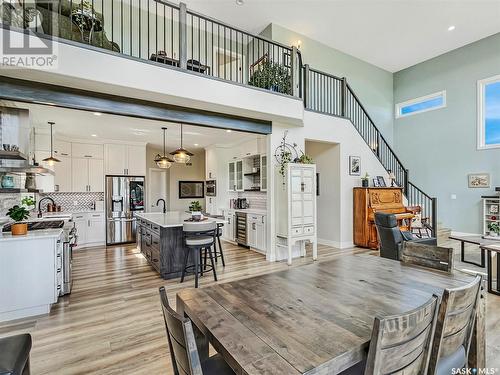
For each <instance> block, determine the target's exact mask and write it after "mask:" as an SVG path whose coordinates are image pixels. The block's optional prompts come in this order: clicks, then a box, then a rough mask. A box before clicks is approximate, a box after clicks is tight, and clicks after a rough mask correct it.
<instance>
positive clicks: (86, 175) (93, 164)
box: [71, 158, 104, 192]
mask: <svg viewBox="0 0 500 375" xmlns="http://www.w3.org/2000/svg"><path fill="white" fill-rule="evenodd" d="M71 160H72V174H71V176H72V178H71V185H72V191H73V192H103V191H104V166H103V161H102V160H101V159H91V158H90V159H86V158H72V159H71Z"/></svg>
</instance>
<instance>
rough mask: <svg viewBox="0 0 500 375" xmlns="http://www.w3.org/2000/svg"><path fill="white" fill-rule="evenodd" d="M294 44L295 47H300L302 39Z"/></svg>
mask: <svg viewBox="0 0 500 375" xmlns="http://www.w3.org/2000/svg"><path fill="white" fill-rule="evenodd" d="M295 46H296V47H297V49H300V47H301V46H302V41H301V40H297V42H296V43H295Z"/></svg>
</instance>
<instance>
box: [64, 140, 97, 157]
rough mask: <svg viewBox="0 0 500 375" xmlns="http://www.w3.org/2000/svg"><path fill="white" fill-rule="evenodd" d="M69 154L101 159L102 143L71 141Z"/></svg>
mask: <svg viewBox="0 0 500 375" xmlns="http://www.w3.org/2000/svg"><path fill="white" fill-rule="evenodd" d="M71 154H72V155H71V156H72V157H74V158H85V159H103V158H104V150H103V146H102V145H94V144H90V143H72V144H71Z"/></svg>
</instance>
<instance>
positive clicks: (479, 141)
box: [477, 75, 500, 150]
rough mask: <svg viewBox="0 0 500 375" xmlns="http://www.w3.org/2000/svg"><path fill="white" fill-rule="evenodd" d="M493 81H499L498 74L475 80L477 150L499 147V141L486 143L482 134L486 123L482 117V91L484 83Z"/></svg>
mask: <svg viewBox="0 0 500 375" xmlns="http://www.w3.org/2000/svg"><path fill="white" fill-rule="evenodd" d="M495 82H500V75H496V76H493V77H489V78H485V79H480V80H478V81H477V149H478V150H488V149H492V148H500V143H498V144H494V145H487V144H486V139H485V134H484V130H485V124H486V119H485V118H484V115H485V112H486V110H485V109H486V108H485V95H484V92H485V88H486V85H488V84H490V83H495Z"/></svg>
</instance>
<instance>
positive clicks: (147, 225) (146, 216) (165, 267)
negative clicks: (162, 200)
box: [135, 211, 226, 279]
mask: <svg viewBox="0 0 500 375" xmlns="http://www.w3.org/2000/svg"><path fill="white" fill-rule="evenodd" d="M135 216H136V218H137V247H138V248H139V249H140V250H141V253H142V254H143V255H144V257H145V258H146V259H147V260H148V262H149V264H150V265H151V266H152V267H153V268H154V269H155V270H156V271H157V272H158V273H159V274H160V276H161V277H162V278H164V279H172V278H175V277H179V276H181V273H182V267H183V263H184V256H185V251H186V250H185V249H184V238H183V233H182V226H183V224H184V222H185V220H187V219H190V218H191V214H190V213H188V212H183V211H169V212H166V213H161V212H154V213H138V214H136V215H135ZM207 220H208V221H216V222H217V223H220V224H223V223H225V222H226V221H225V220H224V219H214V218H208V219H207ZM207 220H205V221H203V222H204V223H206V222H207ZM192 263H193V262H192V260H189V262H188V264H192Z"/></svg>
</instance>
